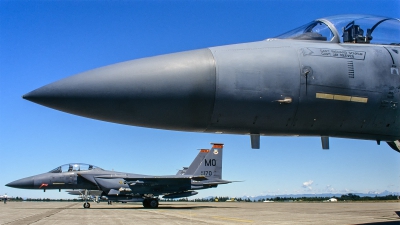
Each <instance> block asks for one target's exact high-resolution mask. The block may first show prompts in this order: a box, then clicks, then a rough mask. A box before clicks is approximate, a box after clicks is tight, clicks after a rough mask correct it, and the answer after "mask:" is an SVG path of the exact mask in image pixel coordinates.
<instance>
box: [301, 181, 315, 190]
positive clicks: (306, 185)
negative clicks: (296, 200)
mask: <svg viewBox="0 0 400 225" xmlns="http://www.w3.org/2000/svg"><path fill="white" fill-rule="evenodd" d="M313 183H314V181H312V180H309V181H306V182H304V183H303V186H302V187H303V188H306V189H308V190H312V187H311V185H312V184H313Z"/></svg>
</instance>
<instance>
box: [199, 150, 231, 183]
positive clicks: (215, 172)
mask: <svg viewBox="0 0 400 225" xmlns="http://www.w3.org/2000/svg"><path fill="white" fill-rule="evenodd" d="M211 144H212V147H211V149H210V150H208V152H207V154H206V155H205V157H204V158H202V159H201V162H200V165H199V166H198V168H197V170H196V172H195V173H194V174H193V175H194V176H205V177H207V179H209V180H213V179H222V149H223V147H224V144H218V143H211Z"/></svg>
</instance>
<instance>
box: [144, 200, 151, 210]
mask: <svg viewBox="0 0 400 225" xmlns="http://www.w3.org/2000/svg"><path fill="white" fill-rule="evenodd" d="M143 207H145V208H149V207H150V205H149V199H147V198H146V199H144V200H143Z"/></svg>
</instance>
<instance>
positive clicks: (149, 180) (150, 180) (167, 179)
mask: <svg viewBox="0 0 400 225" xmlns="http://www.w3.org/2000/svg"><path fill="white" fill-rule="evenodd" d="M122 179H124V180H125V181H126V183H127V184H129V185H136V184H143V185H146V184H147V185H150V184H151V185H165V184H173V185H181V184H190V183H191V180H192V179H193V180H197V181H202V180H207V178H206V177H204V176H179V177H178V176H163V177H129V178H127V177H124V178H122Z"/></svg>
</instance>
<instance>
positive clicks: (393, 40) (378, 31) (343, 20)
mask: <svg viewBox="0 0 400 225" xmlns="http://www.w3.org/2000/svg"><path fill="white" fill-rule="evenodd" d="M276 38H278V39H297V40H313V41H326V42H333V43H362V44H384V45H400V20H399V19H394V18H388V17H380V16H372V15H338V16H331V17H326V18H321V19H317V20H315V21H312V22H310V23H308V24H305V25H303V26H301V27H299V28H296V29H294V30H291V31H289V32H287V33H284V34H282V35H279V36H277V37H276Z"/></svg>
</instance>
